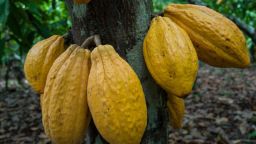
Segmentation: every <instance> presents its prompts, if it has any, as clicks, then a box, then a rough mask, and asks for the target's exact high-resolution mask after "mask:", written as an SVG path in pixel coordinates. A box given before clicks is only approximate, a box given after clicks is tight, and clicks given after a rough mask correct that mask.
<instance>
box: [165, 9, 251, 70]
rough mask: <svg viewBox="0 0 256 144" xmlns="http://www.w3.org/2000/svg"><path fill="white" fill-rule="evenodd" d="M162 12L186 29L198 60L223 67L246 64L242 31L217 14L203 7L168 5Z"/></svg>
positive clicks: (248, 60)
mask: <svg viewBox="0 0 256 144" xmlns="http://www.w3.org/2000/svg"><path fill="white" fill-rule="evenodd" d="M164 15H165V16H167V17H169V18H170V19H172V20H173V21H174V22H175V23H177V24H178V25H179V26H181V27H182V28H183V29H184V30H186V31H187V33H188V34H189V36H190V38H191V40H192V42H193V44H194V46H195V48H196V51H197V54H198V57H199V59H200V60H202V61H204V62H205V63H207V64H209V65H212V66H216V67H223V68H227V67H234V68H244V67H247V66H249V64H250V57H249V53H248V49H247V47H246V41H245V37H244V35H243V33H242V32H241V31H240V30H239V28H238V27H237V26H236V25H235V24H234V23H233V22H232V21H230V20H229V19H227V18H226V17H224V16H223V15H221V14H220V13H218V12H216V11H214V10H212V9H209V8H207V7H204V6H198V5H191V4H171V5H169V6H168V7H167V8H166V9H165V12H164Z"/></svg>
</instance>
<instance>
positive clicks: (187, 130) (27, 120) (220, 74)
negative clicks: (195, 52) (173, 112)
mask: <svg viewBox="0 0 256 144" xmlns="http://www.w3.org/2000/svg"><path fill="white" fill-rule="evenodd" d="M4 85H5V84H4V80H3V76H0V144H27V143H29V144H30V143H31V144H32V143H38V144H46V143H50V142H49V139H47V136H46V135H45V134H44V132H43V128H42V123H41V113H40V103H39V95H38V94H36V93H35V92H33V90H31V89H30V88H28V86H23V87H21V86H19V85H18V84H17V82H15V81H13V82H10V88H9V90H8V91H7V90H5V88H4ZM185 101H186V115H185V119H184V126H183V128H182V129H180V130H174V129H171V131H170V135H169V143H170V144H172V143H179V144H180V143H181V144H182V143H194V144H200V143H201V144H207V143H209V144H212V143H223V144H226V143H227V144H229V143H230V144H231V143H234V144H238V143H239V144H240V143H243V144H244V143H245V144H256V66H252V67H251V68H248V69H243V70H241V69H220V68H213V67H210V66H207V65H203V66H201V67H200V70H199V73H198V78H197V83H196V85H195V87H194V90H193V93H192V94H191V95H190V96H188V97H187V98H186V100H185Z"/></svg>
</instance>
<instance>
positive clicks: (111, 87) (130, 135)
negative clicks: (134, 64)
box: [88, 45, 147, 144]
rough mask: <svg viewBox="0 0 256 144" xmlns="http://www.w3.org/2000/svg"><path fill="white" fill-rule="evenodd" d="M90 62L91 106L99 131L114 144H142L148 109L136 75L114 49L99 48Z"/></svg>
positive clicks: (89, 85)
mask: <svg viewBox="0 0 256 144" xmlns="http://www.w3.org/2000/svg"><path fill="white" fill-rule="evenodd" d="M91 62H92V66H91V71H90V75H89V81H88V105H89V109H90V112H91V115H92V118H93V121H94V123H95V125H96V127H97V129H98V131H99V132H100V134H101V135H102V136H103V137H104V139H105V140H106V141H108V142H109V143H111V144H139V143H140V141H141V138H142V136H143V133H144V131H145V128H146V125H147V108H146V102H145V97H144V93H143V89H142V86H141V83H140V80H139V79H138V77H137V75H136V73H135V72H134V71H133V69H132V68H131V67H130V65H129V64H128V63H127V62H126V61H125V60H123V59H122V58H121V57H120V56H119V55H118V54H117V53H116V51H115V50H114V48H113V47H112V46H111V45H100V46H98V47H96V48H95V49H94V50H93V51H92V53H91Z"/></svg>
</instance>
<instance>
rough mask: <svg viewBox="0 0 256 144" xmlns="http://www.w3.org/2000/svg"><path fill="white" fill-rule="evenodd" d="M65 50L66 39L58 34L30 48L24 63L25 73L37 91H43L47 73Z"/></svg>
mask: <svg viewBox="0 0 256 144" xmlns="http://www.w3.org/2000/svg"><path fill="white" fill-rule="evenodd" d="M64 50H65V48H64V39H63V38H62V37H61V36H58V35H53V36H51V37H49V38H47V39H45V40H42V41H39V42H38V43H36V44H35V45H34V46H33V47H32V48H31V49H30V50H29V52H28V54H27V56H26V60H25V63H24V73H25V76H26V79H27V80H28V82H29V84H30V85H31V87H32V88H33V89H34V90H35V91H37V92H39V93H43V91H44V86H45V82H46V77H47V74H48V72H49V70H50V68H51V66H52V64H53V62H54V61H55V59H56V58H57V57H58V56H59V55H60V54H61V53H62V52H64Z"/></svg>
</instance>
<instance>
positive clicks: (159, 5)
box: [153, 0, 187, 12]
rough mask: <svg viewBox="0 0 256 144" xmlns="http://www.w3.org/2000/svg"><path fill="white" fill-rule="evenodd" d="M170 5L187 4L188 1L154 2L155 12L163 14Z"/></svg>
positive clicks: (163, 0)
mask: <svg viewBox="0 0 256 144" xmlns="http://www.w3.org/2000/svg"><path fill="white" fill-rule="evenodd" d="M169 3H187V1H186V0H153V6H154V12H161V11H162V10H163V9H164V7H165V6H166V5H167V4H169Z"/></svg>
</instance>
